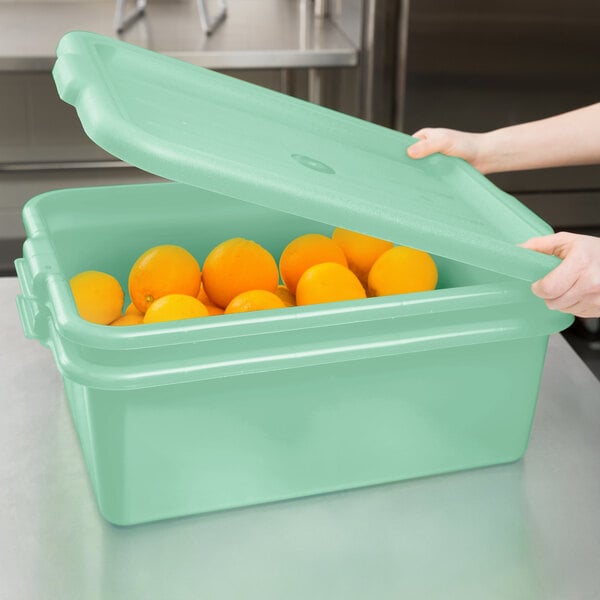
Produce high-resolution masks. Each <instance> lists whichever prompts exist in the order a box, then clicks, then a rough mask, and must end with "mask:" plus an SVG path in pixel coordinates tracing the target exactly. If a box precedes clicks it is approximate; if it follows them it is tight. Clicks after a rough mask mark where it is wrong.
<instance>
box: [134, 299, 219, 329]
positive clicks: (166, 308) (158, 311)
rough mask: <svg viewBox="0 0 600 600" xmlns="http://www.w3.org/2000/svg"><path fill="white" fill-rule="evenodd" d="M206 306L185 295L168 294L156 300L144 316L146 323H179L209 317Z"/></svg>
mask: <svg viewBox="0 0 600 600" xmlns="http://www.w3.org/2000/svg"><path fill="white" fill-rule="evenodd" d="M207 316H208V310H207V309H206V306H204V304H202V302H200V300H197V299H196V298H192V296H186V295H185V294H167V295H166V296H162V297H161V298H158V300H155V301H154V302H153V303H152V304H151V305H150V306H149V307H148V310H147V311H146V314H145V315H144V323H161V322H162V321H179V320H180V319H195V318H197V317H207Z"/></svg>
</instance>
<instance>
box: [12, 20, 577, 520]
mask: <svg viewBox="0 0 600 600" xmlns="http://www.w3.org/2000/svg"><path fill="white" fill-rule="evenodd" d="M54 75H55V79H56V81H57V85H58V90H59V93H60V95H61V97H62V98H63V99H65V100H66V101H67V102H70V103H72V104H74V105H75V106H76V107H77V110H78V114H79V117H80V119H81V121H82V123H83V125H84V128H85V129H86V131H87V133H88V135H89V136H90V137H91V138H92V139H93V140H94V141H96V142H97V143H98V144H100V145H101V146H102V147H104V148H105V149H107V150H108V151H110V152H112V153H113V154H114V155H115V156H118V157H119V158H122V159H123V160H126V161H128V162H130V163H132V164H136V165H137V166H140V167H141V168H144V169H147V170H149V171H152V172H154V173H156V174H158V175H162V176H164V177H166V178H169V179H172V180H176V181H178V182H179V183H162V184H152V185H134V186H118V187H103V188H87V189H73V190H61V191H55V192H49V193H47V194H43V195H41V196H38V197H36V198H34V199H32V200H31V201H30V202H29V203H28V204H27V206H26V207H25V209H24V212H23V220H24V224H25V229H26V231H27V238H28V239H27V241H26V242H25V244H24V249H23V258H21V259H19V260H18V261H17V262H16V267H17V272H18V276H19V280H20V283H21V286H22V295H21V296H19V297H18V298H17V302H18V307H19V312H20V315H21V318H22V321H23V327H24V330H25V334H26V335H27V336H28V337H31V338H35V339H38V340H39V341H40V342H41V343H43V344H44V345H46V346H48V347H49V348H50V349H51V350H52V352H53V354H54V357H55V359H56V363H57V366H58V369H59V370H60V372H61V374H62V376H63V378H64V382H65V389H66V394H67V398H68V401H69V405H70V408H71V413H72V415H73V421H74V423H75V427H76V429H77V432H78V435H79V439H80V441H81V447H82V450H83V455H84V457H85V461H86V464H87V467H88V471H89V474H90V478H91V481H92V484H93V487H94V491H95V494H96V498H97V500H98V505H99V508H100V511H101V513H102V514H103V516H104V517H105V518H106V519H107V520H108V521H110V522H112V523H115V524H120V525H129V524H134V523H140V522H145V521H152V520H157V519H164V518H168V517H176V516H182V515H188V514H194V513H201V512H206V511H213V510H219V509H225V508H230V507H236V506H244V505H250V504H257V503H262V502H270V501H275V500H281V499H285V498H296V497H301V496H307V495H311V494H318V493H323V492H331V491H335V490H343V489H349V488H355V487H360V486H366V485H372V484H379V483H384V482H390V481H398V480H402V479H407V478H413V477H421V476H424V475H432V474H436V473H445V472H449V471H455V470H459V469H466V468H473V467H478V466H484V465H492V464H498V463H504V462H508V461H513V460H516V459H518V458H520V457H521V456H522V455H523V453H524V451H525V449H526V447H527V441H528V438H529V432H530V428H531V423H532V419H533V415H534V411H535V403H536V398H537V394H538V388H539V381H540V376H541V372H542V369H543V364H544V355H545V351H546V346H547V341H548V335H549V334H550V333H553V332H556V331H560V330H561V329H564V328H565V327H567V326H568V325H569V324H570V323H571V321H572V317H570V316H568V315H565V314H563V313H559V312H555V311H549V310H548V309H547V308H546V307H545V305H544V303H543V302H542V301H541V300H539V299H538V298H536V297H535V296H534V295H533V294H532V293H531V291H530V289H529V285H530V282H531V281H534V280H535V279H538V278H539V277H541V276H542V275H544V274H545V273H547V272H548V271H549V270H550V269H552V268H553V267H554V266H555V265H556V264H557V263H556V259H554V258H553V257H548V256H544V255H541V254H537V253H534V252H531V251H528V250H524V249H522V248H519V247H517V246H516V244H517V243H518V242H522V241H524V240H525V239H527V238H529V237H531V236H533V235H540V234H545V233H550V232H551V230H550V228H549V227H548V225H547V224H545V223H544V222H543V221H541V220H540V219H539V218H538V217H536V216H535V215H534V214H533V213H531V212H530V211H528V210H527V209H526V208H525V207H524V206H522V205H521V204H520V203H519V202H518V201H517V200H515V199H514V198H512V197H511V196H508V195H507V194H505V193H503V192H501V191H500V190H498V189H497V188H495V187H494V186H493V185H492V184H491V183H490V182H489V181H488V180H487V179H486V178H485V177H483V176H481V175H480V174H479V173H477V172H476V171H475V170H474V169H472V168H471V167H470V166H469V165H467V164H466V163H464V162H463V161H461V160H458V159H452V158H448V157H444V156H441V155H435V156H432V157H430V158H428V159H424V160H422V161H418V162H417V161H411V160H410V159H408V158H407V157H406V154H405V150H406V147H407V146H408V145H409V143H411V141H412V139H411V138H410V137H408V136H406V135H403V134H401V133H398V132H395V131H391V130H387V129H385V128H382V127H378V126H376V125H373V124H370V123H366V122H363V121H360V120H357V119H354V118H351V117H348V116H346V115H342V114H339V113H335V112H333V111H330V110H327V109H324V108H321V107H317V106H313V105H311V104H308V103H305V102H302V101H300V100H296V99H292V98H289V97H287V96H284V95H281V94H277V93H275V92H271V91H268V90H265V89H262V88H258V87H256V86H252V85H250V84H246V83H243V82H240V81H238V80H235V79H231V78H228V77H226V76H224V75H220V74H217V73H213V72H210V71H206V70H203V69H201V68H198V67H194V66H192V65H189V64H186V63H182V62H179V61H176V60H174V59H170V58H167V57H164V56H160V55H157V54H154V53H152V52H149V51H147V50H143V49H140V48H137V47H134V46H130V45H128V44H125V43H123V42H119V41H115V40H112V39H109V38H104V37H102V36H98V35H94V34H87V33H79V32H76V33H70V34H68V35H67V36H65V38H63V40H62V41H61V43H60V45H59V48H58V61H57V63H56V67H55V70H54ZM334 226H342V227H346V228H350V229H354V230H357V231H361V232H363V233H367V234H371V235H376V236H378V237H381V238H385V239H389V240H391V241H393V242H395V243H399V244H405V245H409V246H414V247H417V248H421V249H423V250H427V251H429V252H431V253H432V254H433V255H434V258H435V260H436V262H437V264H438V268H439V271H440V281H439V284H438V289H436V290H434V291H432V292H426V293H418V294H408V295H402V296H388V297H381V298H370V299H367V300H361V301H351V302H344V303H332V304H324V305H317V306H309V307H297V308H289V309H284V310H277V311H261V312H257V313H247V314H239V315H227V316H221V317H213V318H204V319H197V320H188V321H180V322H171V323H162V324H156V325H146V326H143V327H121V328H111V327H104V326H99V325H94V324H91V323H88V322H86V321H83V320H82V319H81V318H80V317H79V316H78V314H77V311H76V308H75V304H74V301H73V298H72V295H71V293H70V289H69V284H68V281H69V279H70V277H72V276H73V275H75V274H76V273H78V272H80V271H83V270H87V269H97V270H103V271H107V272H109V273H112V274H113V275H115V276H116V277H117V278H118V279H119V280H120V282H121V284H122V285H123V287H124V288H125V289H126V287H127V286H126V283H127V275H128V271H129V269H130V267H131V265H132V264H133V262H134V261H135V259H136V258H137V257H138V256H139V254H141V252H143V251H144V250H146V249H147V248H149V247H150V246H154V245H157V244H160V243H176V244H180V245H183V246H184V247H186V248H187V249H189V250H190V251H191V252H192V253H193V254H195V255H196V256H197V257H198V258H199V259H200V260H202V259H203V258H204V257H205V256H206V254H207V253H208V251H209V250H210V249H211V248H212V247H213V246H214V245H216V244H217V243H219V242H221V241H223V240H224V239H227V238H229V237H238V236H241V237H247V238H250V239H254V240H255V241H257V242H259V243H261V244H262V245H264V246H265V247H266V248H267V249H268V250H270V251H271V252H272V253H273V254H274V256H275V257H276V258H278V256H279V254H280V253H281V250H282V249H283V248H284V247H285V245H286V244H287V243H288V242H289V241H290V240H291V239H293V238H294V237H296V236H298V235H300V234H303V233H309V232H312V233H319V232H320V233H324V234H330V233H331V231H332V230H333V227H334Z"/></svg>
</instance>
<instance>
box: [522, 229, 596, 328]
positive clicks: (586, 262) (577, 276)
mask: <svg viewBox="0 0 600 600" xmlns="http://www.w3.org/2000/svg"><path fill="white" fill-rule="evenodd" d="M520 245H521V246H522V247H523V248H528V249H529V250H536V251H537V252H543V253H544V254H553V255H554V256H558V257H559V258H561V259H562V263H561V264H560V265H558V267H556V269H553V270H552V271H550V273H548V275H546V276H545V277H543V278H542V279H540V280H539V281H536V282H535V283H533V284H532V285H531V290H532V292H533V293H534V294H535V295H536V296H539V297H540V298H543V299H544V301H545V302H546V306H548V308H550V309H552V310H559V311H561V312H565V313H570V314H573V315H575V316H576V317H600V238H597V237H594V236H590V235H578V234H575V233H567V232H561V233H555V234H553V235H546V236H543V237H535V238H531V239H530V240H528V241H526V242H525V243H524V244H520Z"/></svg>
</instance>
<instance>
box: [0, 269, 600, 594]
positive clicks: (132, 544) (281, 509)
mask: <svg viewBox="0 0 600 600" xmlns="http://www.w3.org/2000/svg"><path fill="white" fill-rule="evenodd" d="M17 293H18V284H17V281H16V280H15V279H0V331H1V332H2V333H1V334H0V335H1V336H2V337H1V345H0V365H1V371H0V390H2V394H1V395H0V415H1V418H0V598H1V599H2V600H30V599H31V600H39V599H44V600H54V599H60V600H81V599H85V600H119V599H128V600H129V599H137V598H143V599H144V600H155V599H156V600H159V599H160V600H165V599H169V600H171V599H173V600H187V599H191V598H194V599H196V598H210V599H211V600H220V599H229V598H231V599H236V600H239V599H240V598H243V599H251V598H261V600H270V599H273V600H275V599H276V600H281V599H282V598H285V599H286V600H295V599H299V600H300V599H301V600H306V599H308V598H310V599H311V600H320V599H323V600H337V599H342V598H343V599H344V600H353V599H357V600H358V599H360V600H364V599H365V598H373V599H376V600H386V599H388V598H389V599H392V598H394V599H397V598H406V599H411V600H412V599H424V600H500V599H502V600H566V599H571V598H573V599H576V600H592V599H593V600H597V599H598V598H600V382H598V380H596V379H595V378H594V376H593V375H592V373H591V372H590V371H589V370H588V368H587V367H586V366H585V365H584V363H583V362H582V361H581V360H580V359H579V358H578V357H577V355H576V354H575V353H574V352H573V350H571V348H570V347H569V346H568V345H567V343H566V342H565V340H564V339H563V338H562V337H561V336H558V335H557V336H552V338H551V340H550V347H549V350H548V356H547V361H546V368H545V370H544V374H543V378H542V386H541V392H540V397H539V404H538V409H537V413H536V417H535V422H534V426H533V432H532V436H531V442H530V445H529V449H528V451H527V454H526V455H525V458H524V459H523V460H522V461H519V462H517V463H513V464H510V465H505V466H499V467H491V468H485V469H477V470H473V471H467V472H462V473H456V474H451V475H445V476H438V477H430V478H424V479H417V480H412V481H406V482H400V483H397V484H389V485H382V486H376V487H371V488H366V489H361V490H354V491H351V492H343V493H335V494H329V495H323V496H318V497H312V498H306V499H302V500H294V501H287V502H281V503H275V504H270V505H263V506H258V507H251V508H245V509H238V510H232V511H225V512H220V513H213V514H208V515H201V516H196V517H188V518H184V519H177V520H172V521H165V522H161V523H154V524H148V525H140V526H136V527H132V528H118V527H114V526H111V525H109V524H107V523H106V522H105V521H103V520H102V518H101V517H100V516H99V514H98V512H97V510H96V506H95V503H94V499H93V496H92V491H91V489H90V483H89V480H88V477H87V474H86V471H85V467H84V463H83V459H82V456H81V452H80V449H79V445H78V442H77V439H76V434H75V431H74V429H73V425H72V423H71V419H70V416H69V411H68V407H67V403H66V400H65V397H64V393H63V389H62V383H61V378H60V376H59V374H58V372H57V370H56V368H55V365H54V361H53V358H52V356H51V354H50V352H49V351H48V350H46V349H45V348H43V347H42V346H41V345H39V344H38V343H37V342H33V341H30V340H26V339H25V338H24V337H23V333H22V331H21V326H20V322H19V319H18V316H17V311H16V307H15V301H14V298H15V295H16V294H17ZM507 376H509V374H507ZM481 400H482V402H484V401H485V398H482V399H481Z"/></svg>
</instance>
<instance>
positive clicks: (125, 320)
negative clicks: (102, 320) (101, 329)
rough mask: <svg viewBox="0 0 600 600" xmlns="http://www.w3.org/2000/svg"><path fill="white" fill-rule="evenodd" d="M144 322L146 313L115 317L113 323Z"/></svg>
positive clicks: (135, 323)
mask: <svg viewBox="0 0 600 600" xmlns="http://www.w3.org/2000/svg"><path fill="white" fill-rule="evenodd" d="M143 322H144V315H128V314H125V315H123V316H122V317H119V318H118V319H115V320H114V321H113V322H112V323H111V325H121V326H123V325H141V324H142V323H143Z"/></svg>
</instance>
